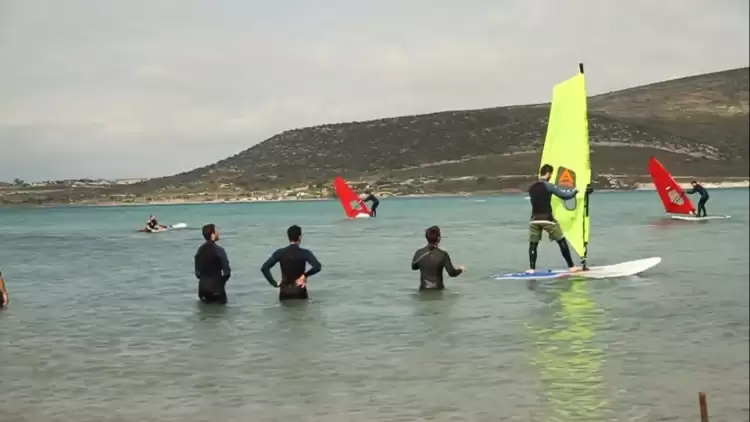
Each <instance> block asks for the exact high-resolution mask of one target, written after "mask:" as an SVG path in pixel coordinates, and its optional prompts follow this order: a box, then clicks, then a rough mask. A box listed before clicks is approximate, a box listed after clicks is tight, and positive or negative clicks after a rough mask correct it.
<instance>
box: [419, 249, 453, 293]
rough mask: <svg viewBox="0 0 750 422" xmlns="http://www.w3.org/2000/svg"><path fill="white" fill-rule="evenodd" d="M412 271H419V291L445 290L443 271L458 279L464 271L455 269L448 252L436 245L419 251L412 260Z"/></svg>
mask: <svg viewBox="0 0 750 422" xmlns="http://www.w3.org/2000/svg"><path fill="white" fill-rule="evenodd" d="M411 269H412V270H414V271H417V270H419V290H426V289H437V290H443V289H444V288H445V285H444V284H443V269H445V271H446V272H447V273H448V275H449V276H451V277H458V275H459V274H461V273H462V272H463V271H462V270H461V269H456V268H455V267H453V263H452V262H451V257H450V255H448V252H446V251H444V250H442V249H440V248H438V247H437V246H436V245H427V246H425V247H423V248H421V249H418V250H417V251H416V252H415V253H414V258H412V260H411Z"/></svg>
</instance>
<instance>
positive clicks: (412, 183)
mask: <svg viewBox="0 0 750 422" xmlns="http://www.w3.org/2000/svg"><path fill="white" fill-rule="evenodd" d="M573 69H574V68H573ZM748 72H749V69H748V68H741V69H734V70H727V71H722V72H716V73H710V74H704V75H698V76H691V77H686V78H682V79H677V80H671V81H666V82H661V83H656V84H651V85H645V86H640V87H636V88H630V89H625V90H622V91H616V92H611V93H608V94H603V95H597V96H594V97H591V98H590V99H589V133H590V137H591V145H592V166H593V168H592V170H593V173H594V175H595V177H596V181H595V183H594V184H595V185H596V186H598V187H600V188H601V187H610V188H611V187H627V186H629V184H631V183H632V182H634V181H638V180H641V181H642V180H643V179H644V176H645V175H646V163H647V160H648V157H649V156H650V155H656V156H657V157H658V158H659V160H660V161H662V163H664V165H665V166H667V167H668V168H669V169H670V171H671V172H672V173H673V174H675V175H676V176H696V177H701V178H704V179H705V178H719V179H721V178H728V177H742V178H747V176H748V173H749V170H750V168H749V166H748V158H749V155H748V143H749V142H750V131H749V130H748V116H749V111H748V110H749V108H748ZM564 77H565V75H561V77H560V80H562V79H564ZM551 92H552V86H551V85H550V95H551ZM548 112H549V104H535V105H526V106H512V107H497V108H490V109H482V110H466V111H448V112H440V113H433V114H425V115H417V116H402V117H392V118H384V119H377V120H371V121H365V122H351V123H337V124H327V125H321V126H315V127H307V128H302V129H293V130H288V131H285V132H283V133H280V134H278V135H276V136H273V137H271V138H269V139H267V140H265V141H264V142H261V143H259V144H257V145H255V146H253V147H251V148H249V149H247V150H245V151H242V152H240V153H239V154H236V155H234V156H232V157H229V158H226V159H224V160H221V161H219V162H217V163H214V164H211V165H208V166H205V167H201V168H197V169H195V170H192V171H188V172H185V173H180V174H177V175H173V176H169V177H162V178H156V179H151V180H148V181H145V182H143V183H137V184H133V185H129V186H117V187H113V188H111V189H108V190H106V191H101V190H98V189H97V190H88V191H87V192H88V193H86V194H81V195H82V196H90V195H94V194H96V195H112V194H114V193H118V194H129V195H137V196H150V197H168V196H172V197H176V196H183V197H184V196H185V195H188V194H196V193H199V192H210V193H211V195H214V194H217V193H218V194H225V195H227V196H235V197H236V196H242V195H246V194H248V193H250V192H256V193H257V192H261V191H268V190H271V189H289V188H293V187H299V186H310V189H311V190H315V189H318V191H319V190H320V189H321V188H322V187H325V186H330V183H331V180H332V179H333V177H334V176H335V175H342V176H344V177H345V178H348V179H350V180H351V179H353V180H359V181H362V182H363V183H364V182H367V183H369V184H372V185H374V186H375V187H376V188H377V189H379V190H381V191H383V190H386V191H392V192H395V193H422V192H456V191H468V192H471V191H484V190H497V189H503V188H519V187H524V186H525V185H526V184H527V183H528V180H529V177H532V176H533V174H534V172H535V171H536V169H537V167H538V165H539V155H540V151H541V147H542V144H543V141H544V137H545V133H546V126H547V117H548ZM612 175H615V176H612ZM615 179H616V180H615ZM646 179H647V176H646Z"/></svg>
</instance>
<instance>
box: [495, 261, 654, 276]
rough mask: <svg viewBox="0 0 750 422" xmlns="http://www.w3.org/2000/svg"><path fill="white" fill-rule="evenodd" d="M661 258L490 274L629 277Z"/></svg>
mask: <svg viewBox="0 0 750 422" xmlns="http://www.w3.org/2000/svg"><path fill="white" fill-rule="evenodd" d="M660 262H661V258H659V257H653V258H645V259H638V260H635V261H627V262H621V263H619V264H614V265H602V266H593V267H589V268H588V270H585V271H579V272H575V273H572V272H570V271H568V270H567V269H564V270H547V271H539V270H537V271H536V272H535V273H533V274H529V273H525V272H522V273H507V274H498V275H494V276H492V278H494V279H495V280H553V279H560V278H586V279H603V278H617V277H629V276H633V275H637V274H640V273H642V272H644V271H646V270H649V269H651V268H653V267H655V266H657V265H658V264H659V263H660Z"/></svg>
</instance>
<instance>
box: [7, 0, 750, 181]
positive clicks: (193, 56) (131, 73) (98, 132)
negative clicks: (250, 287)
mask: <svg viewBox="0 0 750 422" xmlns="http://www.w3.org/2000/svg"><path fill="white" fill-rule="evenodd" d="M749 12H750V11H749V10H748V0H627V1H623V0H619V1H617V0H587V1H584V0H568V1H560V0H501V1H499V0H487V1H479V0H476V1H473V0H462V1H455V0H454V1H447V0H398V1H396V0H393V1H391V0H377V1H367V2H366V1H355V0H316V1H311V0H304V1H303V0H299V1H282V0H277V1H273V2H271V1H250V0H235V1H230V0H202V1H194V0H122V1H115V0H111V1H102V0H88V1H82V0H50V1H39V0H17V1H16V0H0V180H12V179H13V178H14V177H21V178H23V179H26V180H39V179H47V178H78V177H108V178H115V177H140V176H146V177H151V176H159V175H168V174H172V173H175V172H179V171H185V170H189V169H192V168H194V167H198V166H202V165H205V164H210V163H212V162H215V161H217V160H219V159H222V158H225V157H226V156H229V155H233V154H235V153H237V152H240V151H242V150H244V149H246V148H248V147H250V146H252V145H254V144H256V143H258V142H261V141H263V140H264V139H266V138H268V137H270V136H272V135H274V134H275V133H277V132H280V131H282V130H285V129H292V128H296V127H301V126H309V125H314V124H321V123H333V122H341V121H352V120H368V119H373V118H380V117H387V116H398V115H403V114H414V113H425V112H433V111H439V110H450V109H469V108H481V107H489V106H496V105H509V104H520V103H530V102H546V101H549V98H550V95H551V89H552V85H554V84H555V83H557V82H558V81H560V80H562V79H565V78H567V77H568V76H570V75H572V74H573V73H574V72H575V71H576V64H577V63H578V62H579V61H583V62H584V63H585V64H586V70H587V73H588V78H587V79H588V84H589V92H590V93H591V94H596V93H601V92H605V91H612V90H616V89H620V88H626V87H630V86H635V85H640V84H644V83H648V82H656V81H660V80H664V79H670V78H675V77H681V76H687V75H693V74H699V73H705V72H711V71H718V70H725V69H729V68H737V67H742V66H747V65H748V61H749V59H748V50H749V48H750V47H749V46H748V38H749V34H748V13H749Z"/></svg>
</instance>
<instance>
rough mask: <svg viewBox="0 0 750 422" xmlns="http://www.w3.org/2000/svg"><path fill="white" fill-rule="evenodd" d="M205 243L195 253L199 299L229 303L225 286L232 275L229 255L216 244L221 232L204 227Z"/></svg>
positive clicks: (211, 226) (207, 301)
mask: <svg viewBox="0 0 750 422" xmlns="http://www.w3.org/2000/svg"><path fill="white" fill-rule="evenodd" d="M203 238H204V239H206V242H205V243H203V244H202V245H201V246H200V247H199V248H198V251H197V252H196V253H195V277H197V278H198V298H199V299H200V300H201V301H202V302H204V303H219V304H222V305H223V304H225V303H227V292H226V290H225V289H224V286H225V285H226V284H227V280H229V277H231V275H232V269H231V268H230V267H229V259H228V258H227V253H226V251H225V250H224V248H222V247H221V246H219V245H217V244H216V242H217V241H218V240H219V232H218V231H217V230H216V226H214V225H213V224H206V225H205V226H203Z"/></svg>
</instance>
